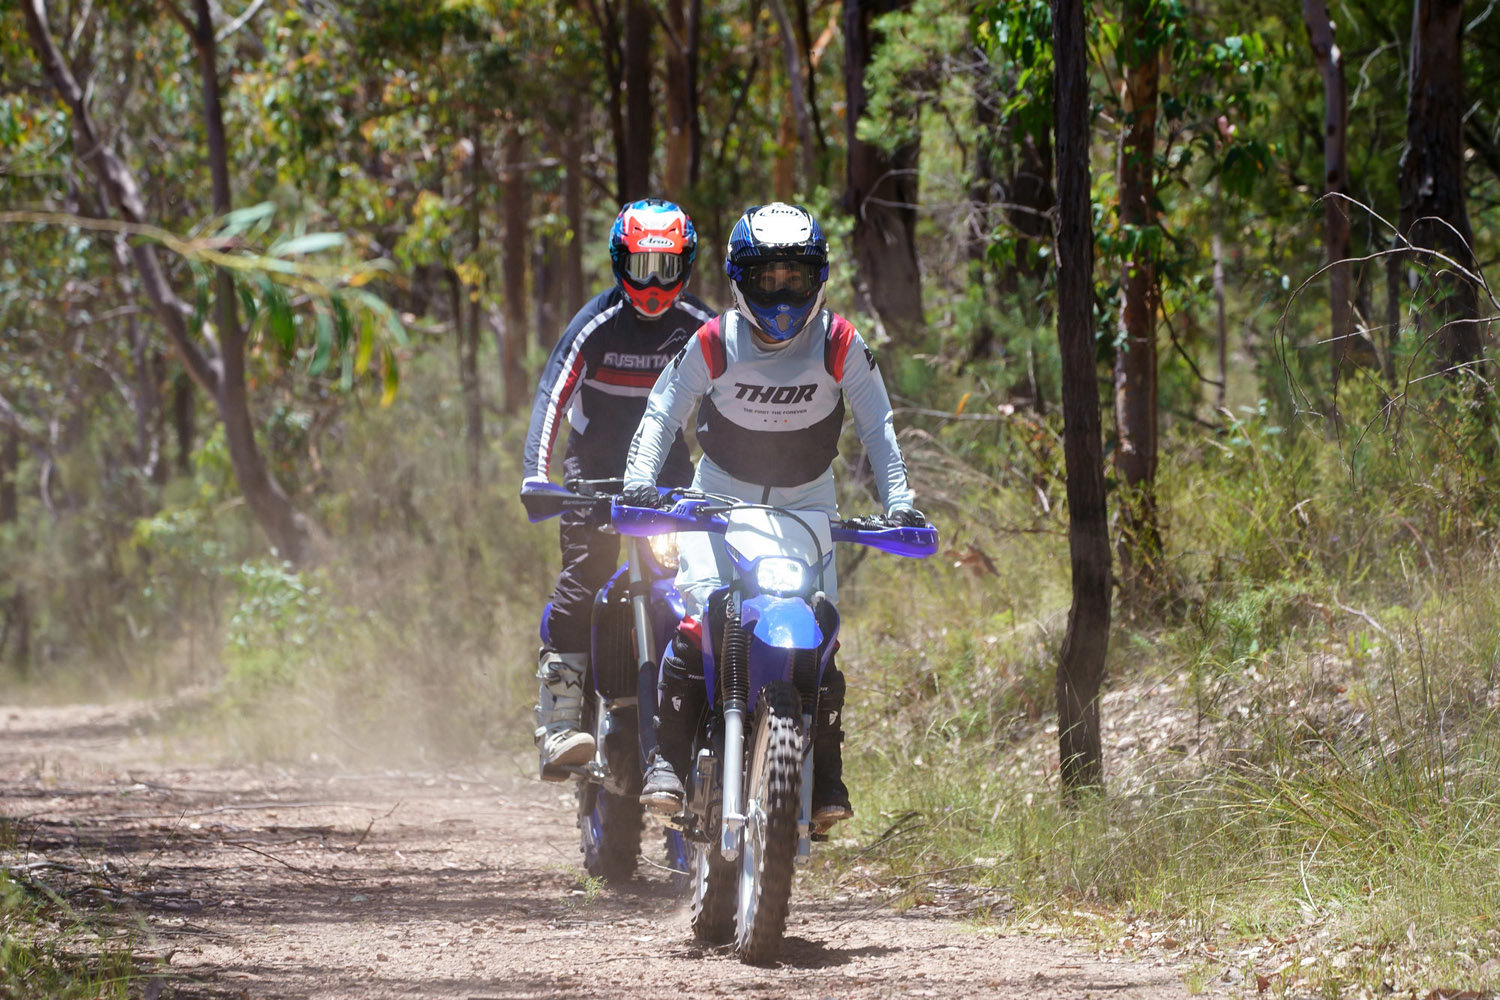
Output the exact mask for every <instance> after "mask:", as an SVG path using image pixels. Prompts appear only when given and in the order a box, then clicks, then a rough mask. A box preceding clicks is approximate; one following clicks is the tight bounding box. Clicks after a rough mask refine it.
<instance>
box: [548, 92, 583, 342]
mask: <svg viewBox="0 0 1500 1000" xmlns="http://www.w3.org/2000/svg"><path fill="white" fill-rule="evenodd" d="M585 114H586V105H585V104H584V102H583V100H582V98H581V97H580V96H579V95H578V93H577V92H574V93H573V94H572V95H571V96H570V97H569V99H568V120H569V121H571V122H573V123H574V127H572V128H569V129H566V130H564V133H563V149H562V155H563V170H564V174H563V214H564V215H566V216H567V218H568V253H567V259H566V263H565V266H566V269H567V274H566V277H565V279H564V280H565V285H566V289H567V291H566V295H567V301H566V302H564V303H563V311H564V314H565V315H566V316H569V317H571V316H572V315H573V314H574V313H576V312H577V311H578V310H580V309H582V308H583V303H584V298H585V296H586V294H587V293H586V292H585V291H584V288H583V227H584V217H583V135H584V129H583V127H582V125H583V122H584V116H585ZM552 339H553V340H556V339H557V332H555V331H554V333H553V334H552Z"/></svg>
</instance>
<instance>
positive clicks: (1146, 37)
mask: <svg viewBox="0 0 1500 1000" xmlns="http://www.w3.org/2000/svg"><path fill="white" fill-rule="evenodd" d="M1153 3H1154V0H1125V4H1124V17H1123V23H1122V24H1121V38H1122V41H1121V46H1120V52H1121V55H1122V61H1123V63H1124V65H1123V66H1122V67H1121V73H1122V76H1123V78H1124V85H1123V91H1124V95H1123V96H1124V118H1125V120H1124V126H1125V128H1124V132H1123V134H1122V136H1121V140H1120V167H1119V177H1120V192H1119V198H1120V223H1121V225H1122V226H1123V227H1124V228H1125V229H1126V231H1127V232H1130V231H1132V230H1133V231H1134V232H1135V233H1136V234H1137V235H1138V236H1139V238H1140V239H1139V242H1138V243H1137V246H1136V249H1135V250H1134V251H1133V252H1132V253H1131V255H1130V258H1129V259H1128V260H1127V261H1126V262H1125V269H1124V273H1123V274H1122V275H1121V279H1120V321H1119V322H1120V327H1119V341H1120V347H1119V350H1118V351H1116V352H1115V371H1114V377H1115V431H1116V434H1117V436H1118V446H1117V447H1116V448H1115V475H1116V479H1117V481H1118V483H1119V487H1120V573H1121V577H1122V584H1123V585H1124V586H1125V588H1126V589H1127V590H1128V591H1129V592H1130V593H1133V594H1138V593H1139V592H1140V591H1141V590H1142V589H1143V588H1145V587H1149V586H1151V584H1152V582H1153V581H1154V579H1155V575H1156V573H1155V571H1156V568H1157V562H1158V557H1159V555H1160V553H1161V534H1160V529H1159V527H1158V525H1157V512H1156V464H1157V386H1156V307H1157V302H1158V298H1159V295H1160V290H1159V288H1158V285H1157V280H1156V257H1157V251H1156V250H1155V249H1154V246H1155V241H1150V242H1149V243H1148V241H1147V239H1146V237H1147V236H1148V235H1150V234H1151V233H1152V232H1153V230H1154V229H1155V227H1156V225H1157V218H1156V209H1155V204H1156V187H1155V179H1154V167H1155V163H1156V103H1157V82H1158V81H1157V72H1158V70H1157V61H1158V56H1159V52H1158V49H1157V47H1156V41H1155V39H1156V36H1157V34H1158V32H1159V25H1158V24H1157V17H1156V15H1155V13H1154V12H1153V9H1152V8H1153Z"/></svg>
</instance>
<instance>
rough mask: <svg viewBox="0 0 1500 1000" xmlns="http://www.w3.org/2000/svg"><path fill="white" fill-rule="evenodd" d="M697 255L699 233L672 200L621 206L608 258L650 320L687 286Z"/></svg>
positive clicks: (629, 295)
mask: <svg viewBox="0 0 1500 1000" xmlns="http://www.w3.org/2000/svg"><path fill="white" fill-rule="evenodd" d="M697 256H698V233H697V231H696V230H695V229H693V220H692V219H689V218H688V215H687V213H686V212H684V211H683V210H682V209H680V208H678V207H677V206H676V205H675V204H673V203H672V202H670V201H663V200H662V199H660V198H645V199H642V200H641V201H632V202H631V203H630V204H628V205H626V206H625V207H624V208H622V209H620V214H619V215H618V216H616V218H615V224H614V228H613V229H611V230H610V231H609V259H610V262H611V264H612V265H613V267H614V272H615V281H616V282H617V283H618V284H619V286H620V290H621V291H622V292H624V293H625V297H626V298H627V299H629V300H630V304H631V305H632V306H634V307H635V311H636V312H637V313H639V314H640V315H641V316H643V317H645V318H646V319H655V318H656V317H658V316H660V315H661V314H662V313H664V312H666V311H667V310H668V309H670V308H672V303H674V302H676V301H677V297H678V296H679V295H681V294H682V290H683V288H684V287H686V285H687V280H688V275H689V274H691V273H692V270H693V261H694V260H695V259H696V258H697Z"/></svg>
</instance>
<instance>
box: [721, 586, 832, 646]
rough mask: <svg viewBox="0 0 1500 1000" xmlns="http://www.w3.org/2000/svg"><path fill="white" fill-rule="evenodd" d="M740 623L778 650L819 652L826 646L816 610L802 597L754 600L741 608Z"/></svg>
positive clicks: (761, 597) (761, 595) (764, 595)
mask: <svg viewBox="0 0 1500 1000" xmlns="http://www.w3.org/2000/svg"><path fill="white" fill-rule="evenodd" d="M740 623H741V624H742V625H744V626H745V627H746V628H748V629H751V631H752V634H754V636H755V638H757V639H759V640H760V641H761V642H763V643H765V644H766V645H767V646H775V647H777V648H778V649H817V648H818V646H820V645H822V642H823V633H822V632H820V631H819V630H818V622H817V619H816V618H814V617H813V610H812V608H811V607H810V606H808V603H807V602H806V601H804V600H802V598H800V597H775V596H772V595H771V594H760V595H758V596H756V597H752V598H750V599H749V600H748V601H745V602H744V603H743V604H741V605H740Z"/></svg>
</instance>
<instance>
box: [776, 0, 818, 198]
mask: <svg viewBox="0 0 1500 1000" xmlns="http://www.w3.org/2000/svg"><path fill="white" fill-rule="evenodd" d="M769 2H770V5H771V14H772V15H773V16H774V17H775V18H776V28H777V33H778V34H779V35H780V36H781V55H782V58H783V59H785V60H786V79H787V103H788V104H790V105H791V109H792V114H791V118H792V121H793V122H794V123H795V124H796V126H797V146H798V148H799V149H800V150H801V151H802V183H803V186H804V190H807V191H811V190H812V189H813V188H814V187H816V186H817V183H818V154H817V150H816V149H814V148H813V131H812V116H811V113H810V112H809V110H808V106H807V84H806V83H805V82H804V81H805V79H806V78H805V76H804V74H803V66H802V46H801V44H799V43H798V41H797V33H796V32H795V31H794V30H793V29H792V19H791V18H790V17H788V16H787V13H786V5H785V4H783V3H782V2H781V0H769Z"/></svg>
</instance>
